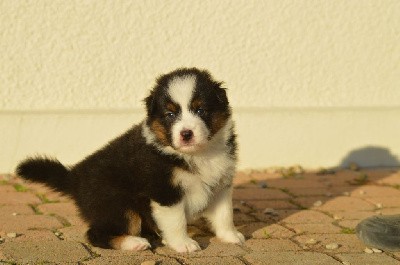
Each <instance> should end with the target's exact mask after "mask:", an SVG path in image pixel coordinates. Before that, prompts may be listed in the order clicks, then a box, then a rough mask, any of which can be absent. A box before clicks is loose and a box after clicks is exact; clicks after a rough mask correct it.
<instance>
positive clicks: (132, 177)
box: [17, 68, 244, 252]
mask: <svg viewBox="0 0 400 265" xmlns="http://www.w3.org/2000/svg"><path fill="white" fill-rule="evenodd" d="M145 103H146V110H147V117H146V119H145V120H144V121H143V122H142V123H140V124H139V125H136V126H134V127H132V128H131V129H130V130H129V131H127V132H126V133H124V134H123V135H121V136H119V137H118V138H116V139H115V140H113V141H111V142H110V143H109V144H108V145H106V146H105V147H104V148H102V149H100V150H98V151H96V152H95V153H93V154H92V155H90V156H88V157H87V158H85V159H84V160H82V161H81V162H79V163H77V164H76V165H74V166H72V167H65V166H63V165H62V164H61V163H60V162H58V161H57V160H53V159H48V158H40V157H39V158H30V159H27V160H25V161H23V162H22V163H20V164H19V166H18V168H17V173H18V175H20V176H21V177H23V178H25V179H28V180H32V181H36V182H41V183H45V184H46V185H48V186H49V187H51V188H53V189H55V190H57V191H60V192H62V193H64V194H67V195H69V196H71V197H72V198H73V199H74V200H75V201H76V204H77V206H78V208H79V210H80V213H81V215H82V217H83V218H84V219H85V220H86V221H87V222H88V224H89V226H90V229H89V230H88V232H87V237H88V239H89V241H90V242H91V244H93V245H94V246H98V247H103V248H115V249H124V250H143V249H147V248H149V247H151V246H150V243H149V241H148V240H147V239H146V238H145V237H146V236H147V235H149V234H151V233H154V232H155V233H157V234H161V236H162V239H163V242H164V243H165V244H167V245H168V246H169V247H171V248H173V249H174V250H176V251H178V252H192V251H196V250H199V249H200V247H199V245H198V243H197V242H196V241H194V240H193V239H191V238H190V237H189V236H188V234H187V223H188V222H191V221H194V220H195V219H196V218H199V217H205V218H206V219H207V220H208V221H209V223H210V226H211V228H212V230H213V231H214V232H215V234H216V236H217V237H218V238H220V239H221V240H222V241H224V242H228V243H235V244H241V243H243V242H244V237H243V235H242V234H241V233H239V232H238V231H237V230H236V229H235V227H234V224H233V221H232V177H233V176H234V172H235V164H236V140H235V133H234V124H233V122H232V119H231V109H230V107H229V103H228V99H227V97H226V93H225V89H224V88H222V87H221V83H220V82H217V81H215V80H214V79H213V78H212V77H211V75H210V74H209V73H208V72H207V71H202V70H198V69H196V68H190V69H187V68H185V69H178V70H176V71H174V72H171V73H169V74H166V75H163V76H161V77H160V78H158V79H157V82H156V85H155V87H154V89H153V90H152V91H151V92H150V95H149V96H148V97H147V98H146V99H145Z"/></svg>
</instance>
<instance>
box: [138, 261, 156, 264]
mask: <svg viewBox="0 0 400 265" xmlns="http://www.w3.org/2000/svg"><path fill="white" fill-rule="evenodd" d="M156 264H157V262H156V261H154V260H146V261H143V262H142V263H140V265H156Z"/></svg>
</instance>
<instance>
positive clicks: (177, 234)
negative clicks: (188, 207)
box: [151, 201, 200, 253]
mask: <svg viewBox="0 0 400 265" xmlns="http://www.w3.org/2000/svg"><path fill="white" fill-rule="evenodd" d="M151 206H152V214H153V217H154V220H155V221H156V223H157V226H158V228H159V229H160V230H161V233H162V237H163V242H164V243H165V244H166V245H168V246H169V247H171V248H172V249H174V250H175V251H177V252H181V253H182V252H193V251H197V250H200V246H199V244H198V243H197V242H196V241H194V240H193V239H191V238H190V237H189V236H188V234H187V221H186V215H185V206H184V203H183V202H179V203H177V204H175V205H172V206H162V205H160V204H158V203H156V202H154V201H153V202H152V204H151Z"/></svg>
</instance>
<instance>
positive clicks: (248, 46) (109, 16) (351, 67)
mask: <svg viewBox="0 0 400 265" xmlns="http://www.w3.org/2000/svg"><path fill="white" fill-rule="evenodd" d="M0 12H1V13H0V45H1V48H0V61H1V63H0V73H1V81H0V107H1V109H7V110H21V109H23V110H32V109H36V110H38V109H39V110H44V109H46V110H47V109H108V108H113V109H120V108H123V109H126V108H132V107H140V104H141V103H140V100H141V99H142V98H143V97H144V95H145V93H146V91H147V90H148V89H149V88H150V87H151V86H152V85H153V82H154V77H155V76H157V75H159V74H161V73H164V72H166V71H169V70H172V69H174V68H176V67H180V66H198V67H202V68H207V69H210V70H211V71H212V72H213V73H214V75H215V76H216V77H217V78H219V79H221V80H224V81H225V82H226V85H227V86H228V87H229V88H230V89H231V93H230V94H231V98H232V102H233V103H234V105H235V106H241V107H249V106H251V107H264V106H272V107H273V106H289V107H293V106H307V107H309V106H399V105H400V78H399V75H400V66H399V61H400V45H399V44H400V32H399V30H400V2H399V1H398V0H392V1H389V0H383V1H376V0H366V1H362V2H360V1H348V0H338V1H307V0H306V1H288V0H283V1H278V0H275V1H261V0H260V1H248V0H242V1H240V0H238V1H234V2H232V1H229V0H224V1H148V0H146V1H144V0H143V1H98V0H88V1H60V0H56V1H54V0H39V1H34V2H31V1H13V0H3V1H1V2H0Z"/></svg>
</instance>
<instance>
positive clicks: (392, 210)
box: [375, 208, 400, 215]
mask: <svg viewBox="0 0 400 265" xmlns="http://www.w3.org/2000/svg"><path fill="white" fill-rule="evenodd" d="M377 214H382V215H392V214H400V208H386V209H380V210H378V211H376V213H375V215H377Z"/></svg>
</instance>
